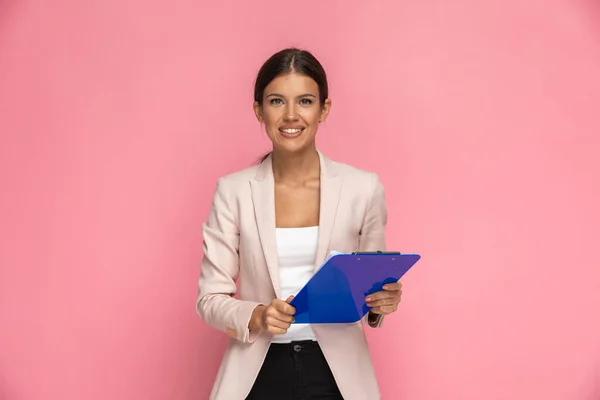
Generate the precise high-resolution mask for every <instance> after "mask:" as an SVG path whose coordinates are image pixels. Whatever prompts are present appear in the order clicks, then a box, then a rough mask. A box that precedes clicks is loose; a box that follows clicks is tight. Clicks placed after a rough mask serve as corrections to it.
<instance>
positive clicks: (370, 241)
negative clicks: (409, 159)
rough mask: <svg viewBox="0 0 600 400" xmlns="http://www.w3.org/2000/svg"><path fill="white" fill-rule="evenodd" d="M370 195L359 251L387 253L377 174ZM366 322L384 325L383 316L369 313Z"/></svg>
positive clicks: (382, 197)
mask: <svg viewBox="0 0 600 400" xmlns="http://www.w3.org/2000/svg"><path fill="white" fill-rule="evenodd" d="M370 193H371V194H370V198H369V202H368V205H367V211H366V213H365V218H364V221H363V224H362V228H361V231H360V237H359V246H358V249H359V251H377V250H381V251H385V250H386V240H385V228H386V225H387V206H386V203H385V189H384V187H383V184H382V183H381V180H380V179H379V176H378V175H377V174H372V177H371V190H370ZM364 320H365V322H367V324H368V325H369V326H371V327H373V328H378V327H380V326H381V325H382V323H383V315H376V316H375V317H372V316H371V314H370V313H367V315H365V317H364Z"/></svg>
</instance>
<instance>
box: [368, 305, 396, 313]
mask: <svg viewBox="0 0 600 400" xmlns="http://www.w3.org/2000/svg"><path fill="white" fill-rule="evenodd" d="M397 308H398V307H397V306H381V307H374V308H372V309H371V312H372V313H374V314H379V315H388V314H391V313H393V312H394V311H396V310H397Z"/></svg>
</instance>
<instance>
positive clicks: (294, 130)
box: [281, 129, 302, 134]
mask: <svg viewBox="0 0 600 400" xmlns="http://www.w3.org/2000/svg"><path fill="white" fill-rule="evenodd" d="M281 131H282V132H285V133H291V134H294V133H299V132H301V131H302V129H282V130H281Z"/></svg>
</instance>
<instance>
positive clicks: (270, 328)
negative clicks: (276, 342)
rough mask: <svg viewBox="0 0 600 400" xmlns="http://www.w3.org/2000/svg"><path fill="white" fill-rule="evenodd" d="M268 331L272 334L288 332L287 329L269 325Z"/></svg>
mask: <svg viewBox="0 0 600 400" xmlns="http://www.w3.org/2000/svg"><path fill="white" fill-rule="evenodd" d="M267 332H269V333H270V334H272V335H283V334H284V333H286V332H287V329H282V328H277V327H275V326H267Z"/></svg>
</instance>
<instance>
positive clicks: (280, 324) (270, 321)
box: [265, 316, 290, 330]
mask: <svg viewBox="0 0 600 400" xmlns="http://www.w3.org/2000/svg"><path fill="white" fill-rule="evenodd" d="M265 322H266V325H267V326H271V327H274V328H279V329H285V330H287V329H288V328H289V327H290V323H289V322H287V321H283V320H280V319H278V318H275V317H270V316H269V317H267V319H266V321H265Z"/></svg>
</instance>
